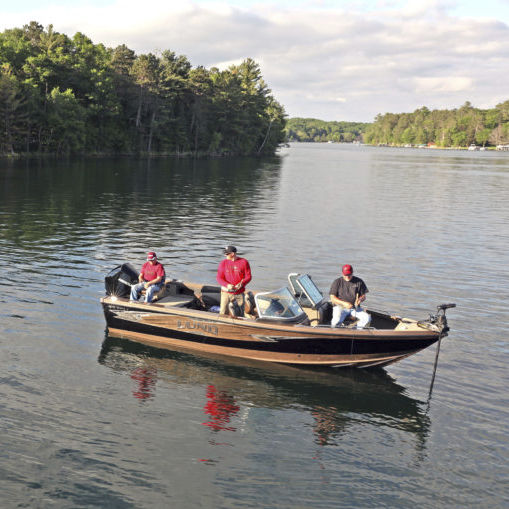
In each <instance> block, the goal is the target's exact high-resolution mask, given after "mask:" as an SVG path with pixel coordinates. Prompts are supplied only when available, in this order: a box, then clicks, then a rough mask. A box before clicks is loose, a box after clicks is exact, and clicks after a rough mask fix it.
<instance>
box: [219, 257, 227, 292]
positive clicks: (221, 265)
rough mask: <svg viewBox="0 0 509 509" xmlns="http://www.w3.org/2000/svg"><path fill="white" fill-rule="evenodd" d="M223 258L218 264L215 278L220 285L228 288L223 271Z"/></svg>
mask: <svg viewBox="0 0 509 509" xmlns="http://www.w3.org/2000/svg"><path fill="white" fill-rule="evenodd" d="M224 265H225V264H224V260H223V261H222V262H221V263H220V264H219V267H218V268H217V277H216V280H217V282H218V283H219V284H220V285H221V286H224V287H225V288H228V285H229V283H228V281H226V279H225V273H224Z"/></svg>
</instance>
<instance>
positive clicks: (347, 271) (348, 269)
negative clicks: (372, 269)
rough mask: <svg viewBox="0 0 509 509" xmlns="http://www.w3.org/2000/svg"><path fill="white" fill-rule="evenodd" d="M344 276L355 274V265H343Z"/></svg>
mask: <svg viewBox="0 0 509 509" xmlns="http://www.w3.org/2000/svg"><path fill="white" fill-rule="evenodd" d="M341 270H342V272H343V275H344V276H351V275H352V274H353V267H352V266H351V265H348V264H346V265H343V268H342V269H341Z"/></svg>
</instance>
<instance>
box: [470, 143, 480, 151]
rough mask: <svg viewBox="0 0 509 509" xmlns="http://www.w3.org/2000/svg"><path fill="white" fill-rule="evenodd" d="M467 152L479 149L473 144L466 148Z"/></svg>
mask: <svg viewBox="0 0 509 509" xmlns="http://www.w3.org/2000/svg"><path fill="white" fill-rule="evenodd" d="M468 150H479V147H478V146H477V145H476V144H475V143H472V144H470V145H469V146H468Z"/></svg>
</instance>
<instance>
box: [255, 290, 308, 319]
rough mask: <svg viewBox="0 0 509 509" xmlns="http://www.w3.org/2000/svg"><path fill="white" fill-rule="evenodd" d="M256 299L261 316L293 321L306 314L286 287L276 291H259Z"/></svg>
mask: <svg viewBox="0 0 509 509" xmlns="http://www.w3.org/2000/svg"><path fill="white" fill-rule="evenodd" d="M255 301H256V309H257V310H258V315H259V317H260V318H268V319H271V320H283V321H293V320H295V318H297V317H298V316H301V315H303V314H304V310H303V309H302V308H301V307H300V306H299V303H298V302H297V301H296V300H295V297H294V296H293V295H292V294H291V292H290V290H288V288H286V287H283V288H280V289H279V290H276V291H274V292H264V293H257V294H256V295H255Z"/></svg>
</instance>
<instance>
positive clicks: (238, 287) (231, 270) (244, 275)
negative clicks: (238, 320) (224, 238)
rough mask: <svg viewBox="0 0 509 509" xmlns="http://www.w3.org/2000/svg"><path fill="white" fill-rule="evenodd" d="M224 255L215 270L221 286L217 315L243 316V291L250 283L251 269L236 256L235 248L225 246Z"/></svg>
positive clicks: (245, 261)
mask: <svg viewBox="0 0 509 509" xmlns="http://www.w3.org/2000/svg"><path fill="white" fill-rule="evenodd" d="M224 255H225V257H226V258H225V259H224V260H222V261H221V263H220V264H219V267H218V269H217V282H218V283H219V284H220V285H221V304H220V308H219V313H220V314H222V315H226V314H228V313H229V314H231V315H233V316H244V311H245V289H246V285H247V284H248V283H249V282H250V281H251V267H250V266H249V262H248V261H247V260H246V259H245V258H241V257H240V256H237V248H236V247H235V246H226V247H225V248H224ZM236 308H238V309H236Z"/></svg>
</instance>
